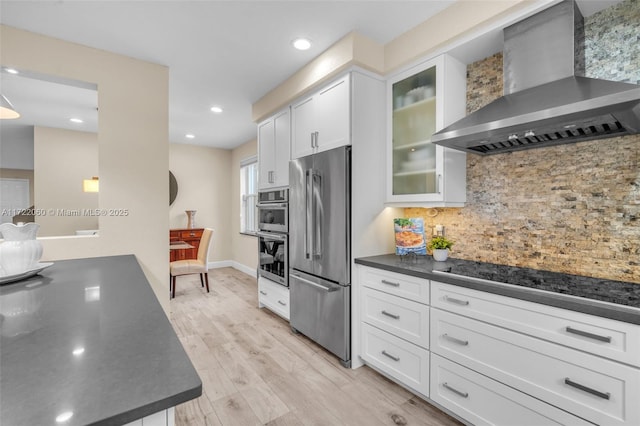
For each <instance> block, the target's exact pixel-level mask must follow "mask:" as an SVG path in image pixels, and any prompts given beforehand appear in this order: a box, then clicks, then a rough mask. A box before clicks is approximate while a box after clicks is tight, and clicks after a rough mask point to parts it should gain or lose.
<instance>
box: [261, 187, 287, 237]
mask: <svg viewBox="0 0 640 426" xmlns="http://www.w3.org/2000/svg"><path fill="white" fill-rule="evenodd" d="M258 229H259V230H260V231H270V232H281V233H285V234H286V233H288V232H289V190H288V189H279V190H275V191H264V192H259V193H258Z"/></svg>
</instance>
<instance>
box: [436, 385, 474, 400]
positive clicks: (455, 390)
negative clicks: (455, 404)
mask: <svg viewBox="0 0 640 426" xmlns="http://www.w3.org/2000/svg"><path fill="white" fill-rule="evenodd" d="M442 387H443V388H446V389H449V390H450V391H451V392H453V393H455V394H456V395H460V396H461V397H463V398H468V397H469V393H468V392H462V391H459V390H458V389H456V388H454V387H453V386H451V385H450V384H448V383H447V382H444V383H443V384H442Z"/></svg>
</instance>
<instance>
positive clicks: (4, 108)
mask: <svg viewBox="0 0 640 426" xmlns="http://www.w3.org/2000/svg"><path fill="white" fill-rule="evenodd" d="M18 117H20V114H18V113H17V112H16V110H15V108H13V105H11V102H9V99H7V98H6V97H5V96H4V95H0V119H2V120H4V119H12V118H18Z"/></svg>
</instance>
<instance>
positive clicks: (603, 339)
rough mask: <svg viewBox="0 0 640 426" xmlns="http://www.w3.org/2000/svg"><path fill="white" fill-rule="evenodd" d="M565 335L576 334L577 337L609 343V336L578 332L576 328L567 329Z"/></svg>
mask: <svg viewBox="0 0 640 426" xmlns="http://www.w3.org/2000/svg"><path fill="white" fill-rule="evenodd" d="M566 331H567V333H573V334H577V335H578V336H583V337H588V338H589V339H594V340H599V341H601V342H606V343H611V336H600V335H598V334H593V333H589V332H588V331H582V330H578V329H576V328H572V327H567V328H566Z"/></svg>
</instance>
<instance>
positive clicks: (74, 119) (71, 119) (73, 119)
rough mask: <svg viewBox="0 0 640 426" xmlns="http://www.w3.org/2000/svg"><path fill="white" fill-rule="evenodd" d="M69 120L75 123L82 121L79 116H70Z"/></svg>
mask: <svg viewBox="0 0 640 426" xmlns="http://www.w3.org/2000/svg"><path fill="white" fill-rule="evenodd" d="M69 121H70V122H72V123H77V124H80V123H84V120H82V119H81V118H70V119H69Z"/></svg>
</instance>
